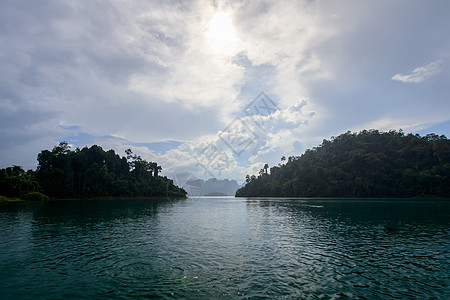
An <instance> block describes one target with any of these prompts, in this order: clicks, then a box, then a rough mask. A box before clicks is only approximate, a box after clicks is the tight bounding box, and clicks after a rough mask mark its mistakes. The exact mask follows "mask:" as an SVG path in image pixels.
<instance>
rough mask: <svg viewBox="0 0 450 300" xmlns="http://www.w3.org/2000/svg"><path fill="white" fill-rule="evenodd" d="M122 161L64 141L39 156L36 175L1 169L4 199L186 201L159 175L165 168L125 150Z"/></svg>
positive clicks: (111, 153) (98, 149) (96, 149)
mask: <svg viewBox="0 0 450 300" xmlns="http://www.w3.org/2000/svg"><path fill="white" fill-rule="evenodd" d="M126 154H127V157H120V156H119V155H117V154H116V153H115V152H114V150H109V151H104V150H103V149H102V148H101V147H99V146H97V145H93V146H91V147H90V148H88V147H84V148H83V149H79V148H77V149H75V150H74V151H73V150H71V149H70V147H69V145H68V144H67V143H65V142H62V143H60V144H59V145H58V146H55V147H54V148H53V149H52V150H51V151H49V150H43V151H41V153H39V154H38V157H37V160H38V167H37V170H36V171H32V170H29V171H27V172H25V171H24V170H23V169H22V168H21V167H19V166H13V167H8V168H5V169H1V170H0V195H3V196H6V197H21V198H25V199H26V198H32V199H37V198H38V197H37V195H39V193H43V194H45V195H48V196H50V197H52V198H80V197H81V198H86V197H87V198H89V197H152V196H167V195H168V194H169V195H170V196H179V197H185V196H186V191H184V190H183V189H181V188H178V187H177V186H175V185H174V184H173V181H172V180H170V179H168V178H167V177H161V176H159V175H158V173H159V172H160V171H161V166H159V165H158V164H157V163H155V162H147V161H146V160H143V159H142V158H141V157H139V156H137V155H135V154H133V153H132V151H131V150H127V151H126Z"/></svg>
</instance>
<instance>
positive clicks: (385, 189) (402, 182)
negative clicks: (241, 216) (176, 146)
mask: <svg viewBox="0 0 450 300" xmlns="http://www.w3.org/2000/svg"><path fill="white" fill-rule="evenodd" d="M267 169H269V170H270V174H269V173H268V171H267ZM236 196H238V197H256V196H259V197H261V196H274V197H352V198H368V197H385V198H390V197H393V198H405V197H407V198H409V197H443V198H450V141H449V140H448V139H447V137H445V136H444V135H441V136H438V135H436V134H428V135H426V136H420V135H418V134H416V135H413V134H404V133H403V131H402V130H400V131H395V130H391V131H389V132H380V131H378V130H363V131H361V132H359V133H352V132H350V131H348V132H346V133H344V134H341V135H339V136H338V137H332V138H331V140H326V139H325V140H323V142H322V144H321V145H319V146H317V147H314V148H313V149H308V150H306V151H305V153H303V154H302V155H300V156H291V157H289V158H288V159H287V162H286V157H284V156H283V157H282V158H281V163H280V164H278V166H274V167H272V168H269V167H268V165H267V164H266V165H264V167H263V168H262V169H261V171H260V172H259V175H252V176H249V175H247V177H246V185H245V186H244V187H242V188H241V189H239V190H238V191H237V192H236Z"/></svg>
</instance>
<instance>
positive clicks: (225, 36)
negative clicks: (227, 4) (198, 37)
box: [206, 11, 237, 55]
mask: <svg viewBox="0 0 450 300" xmlns="http://www.w3.org/2000/svg"><path fill="white" fill-rule="evenodd" d="M206 35H207V37H208V42H209V44H210V46H211V48H213V49H214V50H215V51H217V52H219V53H224V54H228V55H230V54H233V53H234V52H235V50H236V42H237V36H236V31H235V29H234V26H233V20H232V18H231V16H230V14H228V13H226V12H222V11H221V12H217V13H216V14H214V16H213V17H212V18H211V20H210V21H209V23H208V30H207V33H206Z"/></svg>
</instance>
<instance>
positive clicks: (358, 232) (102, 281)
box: [0, 197, 450, 299]
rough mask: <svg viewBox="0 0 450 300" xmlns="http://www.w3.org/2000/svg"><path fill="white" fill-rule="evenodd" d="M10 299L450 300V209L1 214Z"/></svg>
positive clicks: (377, 205) (276, 204)
mask: <svg viewBox="0 0 450 300" xmlns="http://www.w3.org/2000/svg"><path fill="white" fill-rule="evenodd" d="M0 284H1V289H0V298H1V299H36V298H40V299H70V298H73V299H80V298H86V299H111V298H112V299H129V298H138V299H142V298H167V299H246V298H250V299H262V298H275V299H280V298H286V299H317V298H321V299H339V298H342V299H345V298H360V299H386V298H395V299H450V202H449V201H448V200H447V201H445V200H432V199H428V200H317V199H300V200H299V199H245V198H232V197H228V198H226V197H222V198H220V197H219V198H200V199H195V200H192V199H187V200H182V201H176V202H174V201H170V200H104V201H100V200H99V201H81V200H80V201H53V202H41V203H25V204H13V205H10V204H2V205H0Z"/></svg>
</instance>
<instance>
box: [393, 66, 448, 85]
mask: <svg viewBox="0 0 450 300" xmlns="http://www.w3.org/2000/svg"><path fill="white" fill-rule="evenodd" d="M441 66H442V61H441V60H437V61H435V62H432V63H430V64H428V65H426V66H423V67H418V68H415V69H414V70H413V71H412V73H411V74H408V75H403V74H396V75H394V76H392V79H393V80H398V81H402V82H414V83H420V82H423V81H425V80H427V79H429V78H431V77H433V76H434V75H436V74H438V73H439V72H440V71H441Z"/></svg>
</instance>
